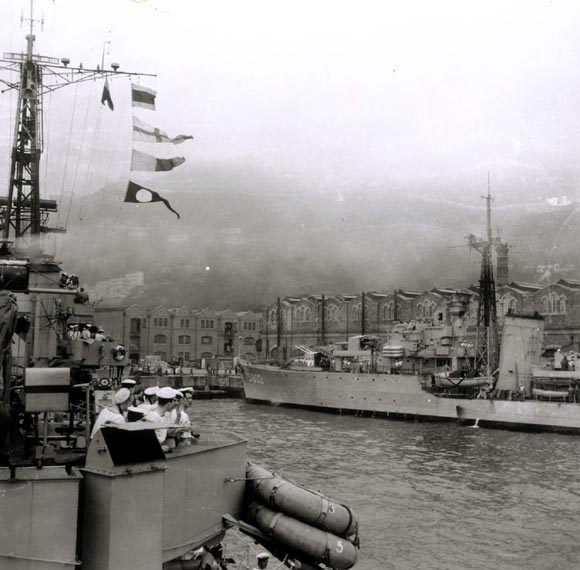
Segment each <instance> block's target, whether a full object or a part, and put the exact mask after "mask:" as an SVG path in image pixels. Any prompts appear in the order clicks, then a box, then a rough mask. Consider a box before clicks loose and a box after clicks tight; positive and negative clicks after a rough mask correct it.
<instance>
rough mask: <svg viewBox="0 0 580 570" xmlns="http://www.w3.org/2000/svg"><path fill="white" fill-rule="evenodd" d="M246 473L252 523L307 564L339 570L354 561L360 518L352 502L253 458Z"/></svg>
mask: <svg viewBox="0 0 580 570" xmlns="http://www.w3.org/2000/svg"><path fill="white" fill-rule="evenodd" d="M247 477H248V487H247V492H248V501H247V502H248V503H249V506H248V508H247V509H246V520H247V522H248V523H250V525H253V526H254V527H256V529H258V530H259V531H260V532H262V533H263V534H264V535H266V536H267V537H268V538H269V539H270V540H272V541H273V543H275V544H277V545H279V546H280V549H281V550H283V551H285V552H287V553H288V554H289V555H291V556H293V557H295V558H296V559H298V560H301V561H303V562H305V563H314V564H315V565H318V564H324V565H325V566H326V567H328V568H333V569H335V570H347V569H348V568H351V567H352V566H354V564H355V562H356V559H357V555H358V547H359V540H358V520H357V517H356V515H355V514H354V512H353V511H352V510H351V509H350V508H349V507H347V506H346V505H342V504H340V503H337V502H336V501H333V500H332V499H330V498H328V497H326V496H324V495H322V494H321V493H318V492H317V491H313V490H312V489H308V488H306V487H303V486H302V485H299V484H297V483H293V482H291V481H289V480H288V479H285V478H284V477H281V476H280V475H278V474H276V473H273V472H272V471H268V470H267V469H263V468H262V467H258V466H257V465H254V464H252V463H249V464H248V467H247ZM266 547H267V546H266Z"/></svg>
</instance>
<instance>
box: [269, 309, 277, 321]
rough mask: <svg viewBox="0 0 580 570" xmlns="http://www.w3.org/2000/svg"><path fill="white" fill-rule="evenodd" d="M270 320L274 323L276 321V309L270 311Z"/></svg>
mask: <svg viewBox="0 0 580 570" xmlns="http://www.w3.org/2000/svg"><path fill="white" fill-rule="evenodd" d="M270 322H271V323H275V322H276V311H272V312H271V313H270Z"/></svg>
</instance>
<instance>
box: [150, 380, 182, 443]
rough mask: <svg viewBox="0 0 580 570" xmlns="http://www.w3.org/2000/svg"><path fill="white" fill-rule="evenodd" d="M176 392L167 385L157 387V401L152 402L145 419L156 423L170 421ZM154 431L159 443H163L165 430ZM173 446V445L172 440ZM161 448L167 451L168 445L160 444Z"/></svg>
mask: <svg viewBox="0 0 580 570" xmlns="http://www.w3.org/2000/svg"><path fill="white" fill-rule="evenodd" d="M176 393H177V390H174V389H173V388H170V387H169V386H164V387H163V388H159V390H158V391H157V403H156V404H154V405H153V406H152V407H151V409H150V410H149V412H148V413H147V416H146V418H147V421H152V422H156V423H171V410H173V408H174V407H175V406H176V401H175V395H176ZM158 432H159V433H158ZM156 433H157V439H159V441H160V443H164V442H165V440H166V439H167V435H168V432H167V430H166V429H164V430H156ZM172 441H173V440H172ZM173 447H175V442H174V441H173ZM162 448H163V451H167V450H168V449H169V445H168V444H167V443H166V445H164V446H162Z"/></svg>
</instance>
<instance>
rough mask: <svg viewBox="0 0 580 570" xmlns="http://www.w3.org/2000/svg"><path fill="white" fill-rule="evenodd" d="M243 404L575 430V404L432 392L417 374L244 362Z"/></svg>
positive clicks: (578, 418)
mask: <svg viewBox="0 0 580 570" xmlns="http://www.w3.org/2000/svg"><path fill="white" fill-rule="evenodd" d="M243 368H244V391H245V397H246V400H247V401H248V402H253V403H264V404H273V405H280V406H290V407H301V408H310V409H317V410H321V411H330V412H338V413H352V414H358V415H372V416H379V417H387V418H393V419H397V418H401V419H422V420H440V421H457V422H460V423H467V424H472V425H478V426H482V427H498V428H508V429H527V430H534V431H557V432H574V433H576V432H577V433H580V404H576V403H568V402H549V401H538V400H525V401H524V400H502V399H478V398H472V399H469V398H458V397H445V396H443V395H435V394H433V393H431V392H429V391H427V390H425V389H424V388H423V386H422V385H421V382H420V378H419V376H413V375H405V374H356V373H337V372H305V371H295V370H284V369H280V368H278V367H274V366H267V365H253V364H249V363H244V365H243Z"/></svg>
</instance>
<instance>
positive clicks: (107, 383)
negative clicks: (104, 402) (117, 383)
mask: <svg viewBox="0 0 580 570" xmlns="http://www.w3.org/2000/svg"><path fill="white" fill-rule="evenodd" d="M110 387H111V379H110V378H101V379H99V388H104V389H106V388H110Z"/></svg>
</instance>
